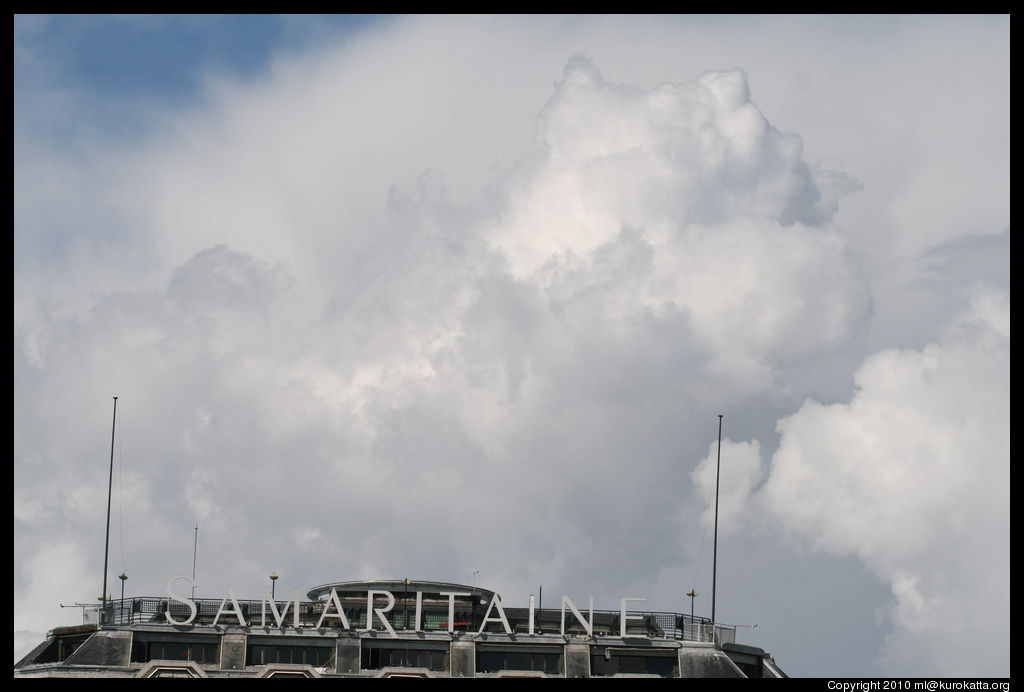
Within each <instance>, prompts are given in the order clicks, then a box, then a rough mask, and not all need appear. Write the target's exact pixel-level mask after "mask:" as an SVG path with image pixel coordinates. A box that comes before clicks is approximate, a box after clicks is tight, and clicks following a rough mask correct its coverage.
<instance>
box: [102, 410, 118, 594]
mask: <svg viewBox="0 0 1024 692" xmlns="http://www.w3.org/2000/svg"><path fill="white" fill-rule="evenodd" d="M116 426H117V397H116V396H115V397H114V422H113V423H111V424H110V480H109V481H107V541H106V543H105V545H104V547H103V590H102V591H100V593H101V594H102V595H101V596H100V602H101V603H102V604H104V605H106V602H107V561H108V558H109V557H110V495H111V493H112V492H113V490H114V430H115V429H116Z"/></svg>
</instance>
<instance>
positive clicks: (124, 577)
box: [117, 572, 128, 623]
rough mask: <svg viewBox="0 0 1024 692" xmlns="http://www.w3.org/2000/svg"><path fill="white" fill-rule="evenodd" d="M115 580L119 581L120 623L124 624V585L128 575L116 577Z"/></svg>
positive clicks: (122, 574)
mask: <svg viewBox="0 0 1024 692" xmlns="http://www.w3.org/2000/svg"><path fill="white" fill-rule="evenodd" d="M117 578H118V579H120V580H121V622H122V623H123V622H124V583H125V582H126V581H127V580H128V575H127V574H125V573H124V572H121V574H119V575H117Z"/></svg>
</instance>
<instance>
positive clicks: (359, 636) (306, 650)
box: [14, 579, 785, 678]
mask: <svg viewBox="0 0 1024 692" xmlns="http://www.w3.org/2000/svg"><path fill="white" fill-rule="evenodd" d="M172 583H173V582H172ZM637 600H638V599H623V602H622V608H620V609H619V610H617V611H606V610H594V609H593V607H592V603H587V604H584V606H583V607H582V608H581V607H580V606H579V605H577V604H576V603H574V602H573V601H572V600H571V599H569V598H568V597H562V598H561V599H560V603H559V607H558V608H543V607H540V605H541V604H536V603H534V601H533V597H532V596H531V597H530V604H529V607H528V608H512V607H506V606H504V605H503V604H502V602H501V597H500V595H498V594H495V593H494V592H492V591H488V590H486V589H482V588H478V587H475V586H466V585H461V584H447V583H442V582H428V581H412V580H408V579H403V580H394V581H366V582H336V583H331V584H324V585H321V586H318V587H314V588H313V589H311V590H310V591H309V593H308V594H307V598H306V600H300V599H299V598H298V594H297V592H293V594H292V596H291V597H290V598H289V599H288V600H286V601H282V600H279V599H276V598H266V599H264V600H262V601H251V600H238V599H237V598H235V596H234V594H233V593H231V592H230V591H229V594H228V595H227V596H225V597H224V598H223V599H220V600H213V599H191V598H186V597H183V596H177V595H176V594H175V593H174V592H173V590H172V589H171V588H170V586H169V588H168V596H166V597H162V598H161V597H155V598H130V599H129V598H126V599H123V600H112V601H108V602H106V603H105V604H104V605H103V606H102V607H101V606H99V605H97V606H95V607H92V608H88V609H87V610H86V611H85V619H86V620H87V622H86V623H85V624H82V625H75V626H71V627H59V628H56V629H54V630H52V631H51V632H50V633H49V634H48V636H47V638H46V640H45V641H44V642H42V643H41V644H40V645H39V646H37V647H36V648H35V649H34V650H33V651H32V652H30V653H29V654H28V655H27V656H25V657H24V658H23V659H21V660H20V661H19V662H18V663H16V664H15V667H14V675H15V677H314V678H316V677H680V678H690V677H737V678H743V677H785V674H784V673H783V672H782V670H781V669H780V668H779V667H778V666H777V665H776V664H775V661H774V660H773V659H772V657H771V655H770V654H768V653H767V652H765V651H764V650H762V649H760V648H757V647H753V646H746V645H742V644H737V643H736V642H735V628H731V627H727V626H721V625H719V626H713V625H712V623H711V622H710V621H709V620H707V619H706V618H701V617H692V616H690V615H686V614H679V613H664V612H651V611H642V610H635V609H632V608H631V607H630V606H632V605H633V603H631V601H637Z"/></svg>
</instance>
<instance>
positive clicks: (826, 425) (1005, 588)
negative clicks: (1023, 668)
mask: <svg viewBox="0 0 1024 692" xmlns="http://www.w3.org/2000/svg"><path fill="white" fill-rule="evenodd" d="M1009 369H1010V303H1009V298H1008V297H1007V296H1006V295H1005V294H1002V293H1000V292H994V291H985V292H981V293H980V294H979V295H978V296H977V297H976V298H975V299H974V301H973V302H972V304H971V306H970V307H969V308H968V309H967V310H965V311H964V312H963V313H961V314H960V315H958V316H957V317H956V318H955V319H954V320H953V321H952V322H951V323H950V324H949V325H948V326H947V329H946V330H945V331H944V332H943V334H942V335H941V338H940V339H939V340H938V342H936V343H932V344H929V345H928V346H926V347H925V348H923V349H921V350H901V349H887V350H884V351H880V352H878V353H875V354H874V355H872V356H871V357H869V358H868V359H867V360H865V362H864V364H863V365H862V366H861V368H860V369H859V370H858V371H857V373H856V375H855V381H856V384H857V391H856V393H855V395H854V396H853V398H852V399H851V400H850V402H849V403H846V404H833V405H822V404H819V403H817V402H814V401H807V402H806V403H805V404H804V405H803V406H802V407H801V408H800V410H799V411H797V412H796V413H794V414H793V415H791V416H789V417H787V418H784V419H782V420H780V421H779V423H778V430H779V433H780V443H779V449H778V451H777V452H776V453H775V455H774V456H773V458H772V462H771V465H770V470H769V476H768V480H767V481H766V483H765V484H764V487H763V489H762V490H761V491H760V493H759V494H758V499H759V500H760V502H761V503H762V506H763V508H764V510H765V511H766V512H767V513H768V515H769V516H771V517H772V518H773V519H774V520H775V521H776V522H777V523H778V525H779V526H781V527H782V528H783V529H785V530H786V531H788V532H790V533H792V534H793V535H795V536H798V537H800V538H801V539H803V540H807V541H809V542H810V543H811V544H812V545H814V546H815V547H817V548H819V549H821V550H824V551H827V552H830V553H833V554H836V555H848V554H850V555H855V556H857V557H858V558H859V559H860V560H862V561H863V562H864V564H865V565H867V566H868V567H869V568H870V569H871V570H872V571H873V572H874V573H875V574H876V575H878V576H879V577H880V578H881V579H883V580H885V581H886V582H887V583H888V584H889V585H890V586H891V588H892V593H893V596H894V598H895V600H894V603H893V606H892V608H891V610H890V611H889V613H888V618H889V619H890V621H891V622H892V625H893V627H894V630H893V632H892V634H891V635H889V637H888V638H887V640H886V645H885V649H884V651H883V652H882V660H883V667H884V669H885V670H889V671H893V672H894V673H896V674H904V673H905V674H920V673H921V672H923V671H931V672H932V673H933V674H936V675H953V674H956V675H964V674H970V675H982V676H986V675H1006V674H1008V672H1009V668H1008V662H1009V657H1008V649H1007V645H1006V642H1008V641H1009V581H1008V580H1009V524H1008V522H1007V517H1008V516H1009V463H1010V439H1009V430H1010V421H1009V411H1010V400H1009V396H1010V390H1009V378H1008V376H1007V375H1008V373H1009ZM951 649H952V650H955V651H957V652H958V654H957V656H955V657H951V656H950V655H949V651H950V650H951Z"/></svg>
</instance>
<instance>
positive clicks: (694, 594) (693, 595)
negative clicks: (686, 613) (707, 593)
mask: <svg viewBox="0 0 1024 692" xmlns="http://www.w3.org/2000/svg"><path fill="white" fill-rule="evenodd" d="M686 595H687V596H689V597H690V621H691V622H692V621H693V599H695V598H697V596H700V594H699V593H697V590H696V589H690V590H689V591H688V592H687V593H686Z"/></svg>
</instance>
